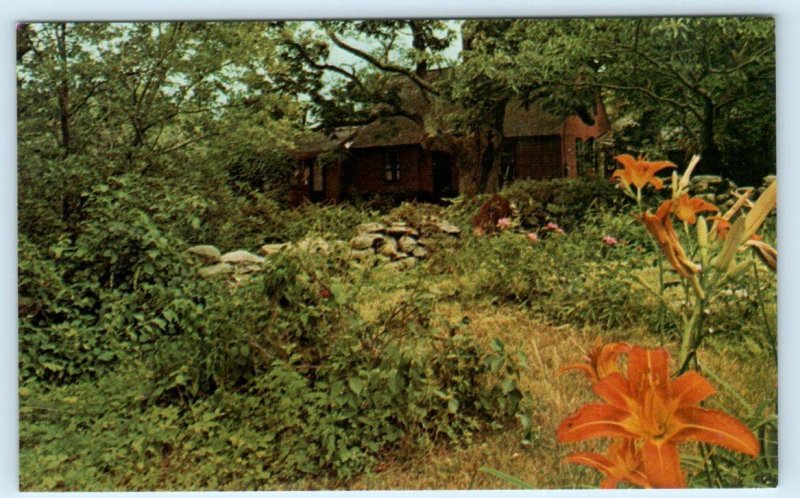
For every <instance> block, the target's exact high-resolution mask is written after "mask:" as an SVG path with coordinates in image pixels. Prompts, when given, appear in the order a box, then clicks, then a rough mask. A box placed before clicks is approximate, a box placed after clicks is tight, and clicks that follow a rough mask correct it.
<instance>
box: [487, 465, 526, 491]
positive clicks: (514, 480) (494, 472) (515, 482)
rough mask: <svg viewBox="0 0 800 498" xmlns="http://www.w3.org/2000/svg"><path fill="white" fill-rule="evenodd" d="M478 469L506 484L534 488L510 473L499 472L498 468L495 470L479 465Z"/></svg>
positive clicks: (520, 487) (521, 487)
mask: <svg viewBox="0 0 800 498" xmlns="http://www.w3.org/2000/svg"><path fill="white" fill-rule="evenodd" d="M478 470H479V471H481V472H483V473H486V474H489V475H493V476H495V477H497V478H498V479H500V480H502V481H505V482H507V483H508V484H511V485H513V486H516V487H518V488H519V489H534V487H533V486H531V485H530V484H528V483H527V482H525V481H523V480H521V479H518V478H516V477H514V476H512V475H508V474H506V473H505V472H500V471H499V470H495V469H493V468H491V467H481V468H479V469H478Z"/></svg>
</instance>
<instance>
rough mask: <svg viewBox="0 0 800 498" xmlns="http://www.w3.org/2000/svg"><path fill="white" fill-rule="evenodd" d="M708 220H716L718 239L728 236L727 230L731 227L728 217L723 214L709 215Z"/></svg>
mask: <svg viewBox="0 0 800 498" xmlns="http://www.w3.org/2000/svg"><path fill="white" fill-rule="evenodd" d="M708 220H709V221H714V222H716V226H717V236H719V238H720V239H724V238H725V237H727V236H728V232H729V231H730V229H731V222H730V220H728V218H725V217H724V216H711V217H710V218H708Z"/></svg>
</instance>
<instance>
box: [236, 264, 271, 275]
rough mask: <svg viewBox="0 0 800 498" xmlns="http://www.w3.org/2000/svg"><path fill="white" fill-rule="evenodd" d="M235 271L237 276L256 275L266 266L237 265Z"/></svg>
mask: <svg viewBox="0 0 800 498" xmlns="http://www.w3.org/2000/svg"><path fill="white" fill-rule="evenodd" d="M233 269H234V271H235V272H236V273H237V274H245V273H255V272H257V271H261V270H263V269H264V266H263V265H256V264H243V265H236V266H235V267H234V268H233Z"/></svg>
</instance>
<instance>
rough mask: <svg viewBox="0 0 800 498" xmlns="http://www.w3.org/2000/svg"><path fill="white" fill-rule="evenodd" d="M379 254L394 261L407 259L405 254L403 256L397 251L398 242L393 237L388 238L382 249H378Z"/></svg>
mask: <svg viewBox="0 0 800 498" xmlns="http://www.w3.org/2000/svg"><path fill="white" fill-rule="evenodd" d="M378 252H379V253H380V254H382V255H384V256H386V257H387V258H392V259H401V258H403V257H405V254H402V253H400V252H399V251H398V250H397V241H396V240H395V239H393V238H391V237H387V238H386V240H385V241H384V243H383V245H382V246H381V247H380V249H378Z"/></svg>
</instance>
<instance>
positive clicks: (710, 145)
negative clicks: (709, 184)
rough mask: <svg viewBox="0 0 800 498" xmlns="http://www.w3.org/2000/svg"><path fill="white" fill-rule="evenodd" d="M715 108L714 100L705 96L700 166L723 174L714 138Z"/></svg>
mask: <svg viewBox="0 0 800 498" xmlns="http://www.w3.org/2000/svg"><path fill="white" fill-rule="evenodd" d="M716 111H717V108H716V107H715V106H714V102H713V101H712V100H711V99H709V98H706V101H705V105H704V107H703V130H702V135H701V137H700V150H701V152H700V155H701V156H702V158H703V161H702V162H701V166H705V167H704V168H703V170H705V171H707V172H708V173H715V174H720V175H723V174H725V171H724V166H723V164H722V154H721V153H720V150H719V146H717V142H716V141H715V140H714V118H715V115H716Z"/></svg>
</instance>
